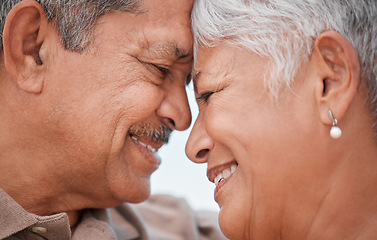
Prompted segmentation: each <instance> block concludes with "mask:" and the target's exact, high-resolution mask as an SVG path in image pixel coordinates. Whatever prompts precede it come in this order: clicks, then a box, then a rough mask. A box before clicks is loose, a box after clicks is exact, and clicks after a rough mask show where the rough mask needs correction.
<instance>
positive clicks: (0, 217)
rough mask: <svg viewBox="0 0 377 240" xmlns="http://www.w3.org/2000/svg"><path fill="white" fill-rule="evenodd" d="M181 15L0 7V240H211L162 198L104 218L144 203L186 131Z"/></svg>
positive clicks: (133, 5)
mask: <svg viewBox="0 0 377 240" xmlns="http://www.w3.org/2000/svg"><path fill="white" fill-rule="evenodd" d="M192 4H193V1H192V0H185V1H175V0H142V1H137V0H122V1H121V0H97V1H91V0H71V1H68V0H65V1H64V0H39V1H35V0H22V1H20V0H5V1H4V0H3V1H2V2H1V6H0V7H1V8H0V10H1V12H0V14H1V18H0V26H1V28H2V33H3V34H2V37H3V39H2V42H1V43H2V49H1V67H0V109H1V111H0V115H1V116H0V119H1V121H0V132H1V134H0V188H1V189H2V190H1V189H0V226H1V230H0V239H4V238H5V239H71V238H72V239H117V238H118V239H178V238H179V239H200V238H206V239H218V236H217V234H216V232H214V231H213V229H212V228H211V227H210V225H209V224H208V222H205V221H204V220H205V219H204V220H203V218H200V217H197V216H194V215H193V214H192V213H190V212H189V208H188V206H187V205H185V203H182V202H181V201H178V200H176V199H173V198H169V197H165V198H162V199H161V197H160V198H159V197H155V198H153V199H151V200H150V202H148V203H146V206H144V208H140V209H138V210H137V211H136V210H135V209H134V206H131V205H125V204H124V205H121V206H119V207H117V208H115V209H111V210H109V209H107V210H105V209H104V208H111V207H115V206H118V205H120V204H121V203H123V202H129V203H138V202H141V201H143V200H145V199H147V198H148V197H149V193H150V185H149V178H150V175H151V174H152V173H153V172H154V171H155V170H156V169H157V168H158V166H159V164H160V160H159V158H158V157H157V156H156V151H158V149H159V148H160V147H161V146H162V145H163V144H164V143H166V142H167V140H168V138H169V134H170V132H171V131H172V130H184V129H186V128H187V127H188V126H189V124H190V122H191V115H190V111H189V106H188V102H187V97H186V92H185V78H186V75H187V74H188V73H189V71H190V69H191V63H192V36H191V29H190V12H191V8H192ZM5 19H6V20H5ZM156 205H157V206H158V207H159V208H158V209H156V207H155V206H156ZM93 209H95V210H93ZM154 209H155V210H154ZM165 210H166V211H168V213H169V214H170V215H167V214H165V215H163V214H164V211H165ZM159 214H162V215H161V216H160V215H159ZM177 216H179V218H177Z"/></svg>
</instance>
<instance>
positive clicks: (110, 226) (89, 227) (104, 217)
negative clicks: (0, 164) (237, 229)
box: [0, 189, 225, 240]
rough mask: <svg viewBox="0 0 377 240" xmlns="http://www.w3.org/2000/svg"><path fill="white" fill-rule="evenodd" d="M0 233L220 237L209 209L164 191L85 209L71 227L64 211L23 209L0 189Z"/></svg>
mask: <svg viewBox="0 0 377 240" xmlns="http://www.w3.org/2000/svg"><path fill="white" fill-rule="evenodd" d="M0 239H6V240H19V239H27V240H46V239H49V240H68V239H72V240H89V239H90V240H110V239H113V240H128V239H129V240H131V239H133V240H158V239H159V240H191V239H193V240H195V239H198V240H199V239H200V240H219V239H225V238H224V237H223V236H222V235H221V234H220V231H219V228H218V226H217V216H216V214H215V213H213V212H194V211H192V210H191V209H190V207H189V206H188V204H187V203H186V201H184V200H183V199H177V198H174V197H171V196H166V195H155V196H152V197H151V198H150V199H149V200H148V201H146V202H144V203H141V204H122V205H120V206H118V207H116V208H112V209H86V210H84V211H83V213H82V216H81V220H80V221H79V223H78V225H77V227H76V228H75V231H74V232H73V233H71V229H70V227H69V221H68V216H67V214H65V213H59V214H55V215H51V216H37V215H35V214H32V213H28V212H27V211H26V210H25V209H23V208H22V207H21V206H20V205H19V204H17V203H16V202H15V201H14V200H13V199H12V198H11V197H10V196H9V195H8V194H6V193H5V192H4V191H3V190H2V189H0Z"/></svg>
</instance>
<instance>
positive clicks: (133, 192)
mask: <svg viewBox="0 0 377 240" xmlns="http://www.w3.org/2000/svg"><path fill="white" fill-rule="evenodd" d="M127 185H128V184H127ZM111 192H112V195H113V197H114V198H115V199H116V200H118V202H119V203H123V202H127V203H141V202H143V201H145V200H147V199H148V198H149V197H150V195H151V188H150V181H149V178H148V180H144V182H138V183H135V184H132V186H128V187H127V186H124V185H123V186H122V187H118V188H112V191H111Z"/></svg>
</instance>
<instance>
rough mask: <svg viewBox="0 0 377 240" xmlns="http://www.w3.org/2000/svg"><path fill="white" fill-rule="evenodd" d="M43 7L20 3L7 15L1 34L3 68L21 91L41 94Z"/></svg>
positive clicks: (43, 31) (29, 0)
mask: <svg viewBox="0 0 377 240" xmlns="http://www.w3.org/2000/svg"><path fill="white" fill-rule="evenodd" d="M46 28H47V19H46V16H45V12H44V9H43V8H42V6H41V5H40V4H39V3H38V2H36V1H33V0H26V1H22V2H20V3H18V4H16V6H14V7H13V8H12V10H11V11H10V12H9V14H8V16H7V19H6V22H5V26H4V31H3V39H4V41H3V42H4V43H3V52H4V66H5V69H6V71H7V73H8V74H9V75H10V76H11V77H12V79H13V80H14V81H15V82H16V84H17V85H18V86H19V87H20V88H21V89H22V90H24V91H26V92H29V93H33V94H38V93H40V92H42V88H43V81H44V78H43V77H42V76H40V75H41V73H42V72H43V71H42V69H41V66H42V65H43V61H42V59H41V56H40V49H41V46H42V44H43V42H44V40H45V36H46V33H47V29H46Z"/></svg>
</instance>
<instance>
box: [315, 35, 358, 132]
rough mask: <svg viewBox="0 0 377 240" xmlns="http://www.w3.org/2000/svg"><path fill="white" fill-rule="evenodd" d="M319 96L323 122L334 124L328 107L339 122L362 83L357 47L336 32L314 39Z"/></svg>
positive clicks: (318, 103) (318, 100)
mask: <svg viewBox="0 0 377 240" xmlns="http://www.w3.org/2000/svg"><path fill="white" fill-rule="evenodd" d="M311 61H313V63H314V64H315V71H316V73H315V75H316V79H317V80H316V81H317V82H316V86H317V87H316V92H315V98H316V102H317V106H318V110H319V112H320V118H321V121H322V122H323V123H324V124H326V125H330V124H331V123H332V121H331V119H330V118H329V113H328V110H329V109H330V110H331V111H332V113H333V116H334V118H336V119H338V121H339V120H340V119H341V118H342V117H343V116H344V114H345V113H346V111H347V109H348V108H349V106H350V104H351V102H352V100H353V98H354V97H355V95H356V93H357V89H358V87H359V84H360V66H359V60H358V56H357V54H356V51H355V49H354V48H353V46H352V45H351V44H350V43H349V42H348V41H347V39H346V38H345V37H343V36H342V35H341V34H339V33H337V32H335V31H327V32H324V33H322V34H320V35H319V36H318V38H317V39H316V40H315V42H314V48H313V54H312V59H311Z"/></svg>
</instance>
